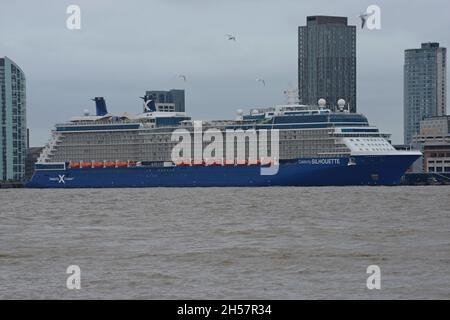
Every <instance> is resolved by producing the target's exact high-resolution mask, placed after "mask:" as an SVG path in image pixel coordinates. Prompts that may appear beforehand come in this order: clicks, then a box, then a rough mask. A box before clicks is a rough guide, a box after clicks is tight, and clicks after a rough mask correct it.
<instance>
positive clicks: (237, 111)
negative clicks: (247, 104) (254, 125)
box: [236, 109, 244, 116]
mask: <svg viewBox="0 0 450 320" xmlns="http://www.w3.org/2000/svg"><path fill="white" fill-rule="evenodd" d="M236 113H237V114H238V115H239V116H242V114H243V113H244V112H243V111H242V109H237V110H236Z"/></svg>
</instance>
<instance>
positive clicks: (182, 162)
mask: <svg viewBox="0 0 450 320" xmlns="http://www.w3.org/2000/svg"><path fill="white" fill-rule="evenodd" d="M175 165H177V166H179V167H186V166H190V165H191V162H190V161H186V160H180V161H177V162H176V163H175Z"/></svg>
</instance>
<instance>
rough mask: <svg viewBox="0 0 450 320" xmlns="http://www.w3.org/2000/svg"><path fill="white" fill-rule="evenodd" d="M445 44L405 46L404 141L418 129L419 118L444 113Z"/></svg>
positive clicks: (445, 98)
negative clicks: (442, 45) (443, 46)
mask: <svg viewBox="0 0 450 320" xmlns="http://www.w3.org/2000/svg"><path fill="white" fill-rule="evenodd" d="M446 55H447V50H446V48H442V47H439V43H437V42H430V43H422V46H421V48H419V49H407V50H405V64H404V78H403V81H404V89H403V95H404V97H403V108H404V109H403V114H404V139H405V144H410V143H411V142H412V140H413V138H414V136H415V135H417V134H419V132H420V121H421V120H423V119H425V118H429V117H436V116H443V115H445V114H446V109H447V104H446V101H447V97H446V86H447V84H446V72H447V69H446Z"/></svg>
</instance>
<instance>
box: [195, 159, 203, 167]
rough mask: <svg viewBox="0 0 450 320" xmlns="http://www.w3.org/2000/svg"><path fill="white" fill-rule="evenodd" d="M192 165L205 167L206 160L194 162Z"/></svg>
mask: <svg viewBox="0 0 450 320" xmlns="http://www.w3.org/2000/svg"><path fill="white" fill-rule="evenodd" d="M192 165H194V166H204V165H205V161H204V160H193V161H192Z"/></svg>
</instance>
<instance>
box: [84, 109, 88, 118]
mask: <svg viewBox="0 0 450 320" xmlns="http://www.w3.org/2000/svg"><path fill="white" fill-rule="evenodd" d="M83 115H85V116H86V117H87V116H88V115H89V110H88V109H84V111H83Z"/></svg>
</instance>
